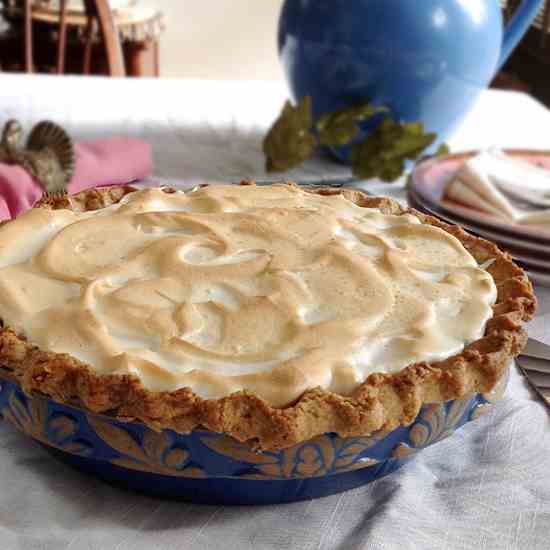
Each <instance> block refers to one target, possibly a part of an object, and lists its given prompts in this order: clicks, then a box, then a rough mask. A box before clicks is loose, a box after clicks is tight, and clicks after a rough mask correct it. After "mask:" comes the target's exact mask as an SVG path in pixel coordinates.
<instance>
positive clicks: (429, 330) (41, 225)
mask: <svg viewBox="0 0 550 550" xmlns="http://www.w3.org/2000/svg"><path fill="white" fill-rule="evenodd" d="M0 249H1V250H2V252H3V253H2V256H1V258H0V317H2V318H3V320H4V321H5V322H6V323H7V324H9V325H10V326H12V327H15V328H16V329H17V330H19V331H21V332H22V333H24V334H25V335H26V337H27V338H28V339H29V340H30V341H31V342H33V343H35V344H37V345H38V346H40V347H41V348H42V349H45V350H49V351H54V352H66V353H70V354H71V355H73V356H74V357H76V358H78V359H80V360H82V361H85V362H86V363H88V364H89V365H90V367H91V368H92V369H93V370H94V371H95V372H97V373H99V374H107V373H109V374H113V373H114V374H117V373H120V374H127V373H131V374H135V375H136V376H138V377H139V378H140V379H141V381H142V383H143V384H144V386H145V387H146V388H148V389H150V390H152V391H161V390H175V389H177V388H181V387H190V388H191V389H192V390H193V391H194V392H195V393H196V394H198V395H200V396H202V397H205V398H219V397H222V396H225V395H229V394H231V393H233V392H236V391H240V390H248V391H250V392H253V393H255V394H256V395H258V396H260V397H262V398H264V399H265V400H266V401H268V402H269V403H270V404H271V405H273V406H284V405H287V404H288V403H290V402H292V401H293V400H295V399H296V398H297V397H299V396H300V395H301V394H302V393H303V392H304V391H305V390H307V389H309V388H313V387H317V386H321V387H322V388H325V389H327V390H330V391H333V392H337V393H341V394H350V393H351V392H353V390H354V389H355V388H357V387H358V386H359V385H360V384H361V383H362V382H363V381H364V380H365V379H366V377H367V376H368V375H369V374H370V373H372V372H396V371H398V370H400V369H401V368H403V367H404V366H406V365H408V364H411V363H414V362H417V361H422V360H427V361H435V360H441V359H444V358H446V357H449V356H451V355H453V354H455V353H458V352H460V351H461V350H462V349H463V348H464V345H465V344H467V343H470V342H472V341H474V340H476V339H478V338H480V337H481V336H482V334H483V332H484V328H485V324H486V322H487V320H488V319H489V318H490V317H491V316H492V309H491V307H492V305H493V304H494V303H495V300H496V288H495V284H494V282H493V279H492V277H491V276H490V275H489V274H488V273H487V272H486V271H484V270H482V269H480V268H479V267H478V266H477V264H476V262H475V260H474V258H473V257H472V256H471V255H470V254H469V253H468V252H467V251H466V249H465V248H464V247H463V246H462V244H461V243H460V242H459V241H458V240H457V239H456V238H455V237H453V236H452V235H450V234H449V233H447V232H445V231H443V230H441V229H439V228H437V227H434V226H429V225H424V224H421V222H420V221H419V220H418V219H417V218H416V217H415V216H413V215H410V214H405V215H400V216H392V215H385V214H382V213H381V212H380V211H379V210H376V209H368V208H363V207H360V206H358V205H355V204H354V203H352V202H351V201H349V200H347V199H346V198H345V197H343V196H342V195H333V196H326V195H317V194H310V193H307V192H305V191H303V190H301V189H299V188H297V187H295V186H287V185H273V186H269V187H257V186H248V187H247V186H245V187H242V186H211V187H206V188H203V189H200V190H198V191H195V192H193V193H187V194H186V193H183V192H177V193H170V194H167V193H165V192H163V191H162V190H161V189H147V190H142V191H137V192H134V193H131V194H130V195H127V196H126V197H125V198H124V199H123V200H122V201H121V202H120V203H119V204H116V205H114V206H111V207H109V208H106V209H103V210H100V211H95V212H86V213H73V212H70V211H67V210H44V209H35V210H31V211H29V212H27V213H26V214H24V215H22V216H20V217H19V218H18V219H17V220H15V221H13V222H11V223H9V224H6V225H4V226H3V227H2V228H0Z"/></svg>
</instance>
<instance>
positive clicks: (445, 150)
mask: <svg viewBox="0 0 550 550" xmlns="http://www.w3.org/2000/svg"><path fill="white" fill-rule="evenodd" d="M450 152H451V148H450V147H449V146H448V145H447V144H446V143H442V144H441V145H440V146H439V147H438V148H437V151H436V152H435V153H434V157H442V156H444V155H448V154H450Z"/></svg>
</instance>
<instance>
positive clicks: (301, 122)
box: [263, 96, 317, 172]
mask: <svg viewBox="0 0 550 550" xmlns="http://www.w3.org/2000/svg"><path fill="white" fill-rule="evenodd" d="M312 126H313V119H312V114H311V98H310V97H309V96H305V97H304V98H303V99H302V100H301V101H300V103H298V105H296V106H295V107H294V106H293V105H292V104H291V103H290V102H289V101H287V102H286V103H285V105H284V107H283V110H282V112H281V114H280V115H279V118H278V119H277V120H276V121H275V122H274V124H273V126H272V127H271V129H270V130H269V132H268V133H267V135H266V136H265V138H264V142H263V151H264V153H265V155H266V170H267V171H268V172H284V171H286V170H290V169H291V168H294V167H295V166H299V165H300V164H301V163H302V162H304V161H305V160H307V159H308V158H310V157H311V156H312V155H313V153H314V152H315V149H316V147H317V140H316V139H315V136H314V135H313V133H312Z"/></svg>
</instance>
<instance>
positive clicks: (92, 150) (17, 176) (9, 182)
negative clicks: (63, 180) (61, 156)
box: [0, 137, 153, 220]
mask: <svg viewBox="0 0 550 550" xmlns="http://www.w3.org/2000/svg"><path fill="white" fill-rule="evenodd" d="M75 148H76V169H75V174H74V176H73V178H72V180H71V183H70V184H69V193H71V194H74V193H78V192H79V191H82V190H84V189H89V188H91V187H98V186H107V185H122V184H124V183H129V182H131V181H133V180H136V179H140V178H144V177H146V176H150V175H151V173H152V170H153V161H152V158H151V148H150V147H149V145H147V144H146V143H144V142H143V141H140V140H137V139H132V138H125V137H114V138H108V139H102V140H97V141H82V142H80V143H77V144H76V146H75ZM42 192H43V190H42V187H41V186H40V185H39V184H38V183H37V182H36V181H35V180H34V179H33V178H32V177H31V176H30V175H29V174H28V173H27V172H26V171H25V170H24V169H23V168H21V167H20V166H10V165H7V164H2V163H0V220H6V219H10V218H13V217H15V216H17V215H18V214H20V213H21V212H24V211H25V210H27V209H29V208H31V207H32V205H33V204H34V203H35V202H36V201H37V200H38V199H39V198H40V197H41V196H42Z"/></svg>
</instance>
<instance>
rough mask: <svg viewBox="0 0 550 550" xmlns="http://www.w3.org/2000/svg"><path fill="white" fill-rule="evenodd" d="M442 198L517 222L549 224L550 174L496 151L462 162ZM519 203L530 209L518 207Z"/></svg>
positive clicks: (483, 153) (483, 152) (488, 151)
mask: <svg viewBox="0 0 550 550" xmlns="http://www.w3.org/2000/svg"><path fill="white" fill-rule="evenodd" d="M445 196H446V197H448V198H450V199H452V200H454V201H456V202H460V203H462V204H465V205H467V206H472V207H474V208H477V209H478V210H482V211H484V212H488V213H490V214H494V215H496V216H499V217H501V218H505V219H508V220H513V221H515V222H516V223H521V224H550V171H548V170H544V169H542V168H539V167H538V166H535V165H533V164H531V163H529V162H527V161H523V160H520V159H517V158H515V157H511V156H508V155H505V154H504V153H502V152H501V151H498V150H487V151H482V152H481V153H479V154H478V155H476V156H475V157H472V158H470V159H468V160H467V161H465V162H464V164H463V165H462V166H461V167H460V169H459V170H458V171H457V173H456V174H455V175H454V177H453V178H452V179H451V180H450V181H449V183H448V184H447V186H446V187H445ZM518 200H520V201H522V202H523V203H529V204H531V205H532V206H533V208H531V209H527V208H521V207H518V206H517V205H516V204H514V203H515V202H517V201H518ZM537 206H538V209H536V207H537Z"/></svg>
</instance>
